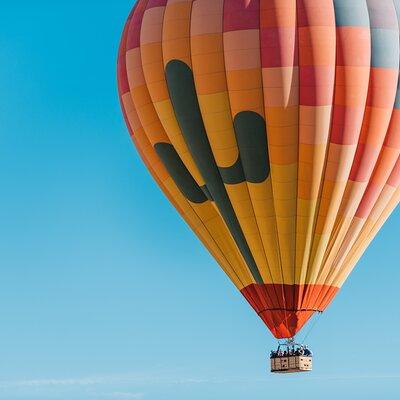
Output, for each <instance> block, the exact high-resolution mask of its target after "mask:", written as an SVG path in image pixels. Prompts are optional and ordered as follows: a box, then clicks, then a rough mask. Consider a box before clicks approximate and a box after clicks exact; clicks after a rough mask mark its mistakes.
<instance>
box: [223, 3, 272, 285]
mask: <svg viewBox="0 0 400 400" xmlns="http://www.w3.org/2000/svg"><path fill="white" fill-rule="evenodd" d="M226 1H229V0H223V5H222V14H221V19H222V30H221V39H222V56H223V61H224V76H225V84H226V90H227V96H228V103H229V114H230V116H231V121H232V132H233V134H234V137H235V141H236V147H237V150H238V159H239V163H240V166H241V170H242V172H243V176H244V178H245V183H246V192H247V195H248V199H249V200H250V204H251V211H252V213H253V217H254V221H255V224H256V226H257V230H258V236H259V239H260V243H261V246H262V250H263V254H264V258H265V262H266V266H267V270H268V272H269V275H270V278H271V282H272V273H271V268H270V266H269V263H268V257H267V253H266V251H265V247H264V242H263V240H262V237H261V232H260V227H259V223H258V220H257V216H256V214H255V211H254V205H253V199H252V198H251V195H250V191H249V187H248V182H247V179H246V174H245V172H244V168H243V164H242V159H241V156H240V148H239V144H238V142H237V138H236V131H235V126H234V124H233V114H232V107H231V101H230V97H229V87H228V80H227V76H226V72H227V71H226V63H225V42H224V29H223V24H224V16H225V4H226ZM224 185H225V183H224ZM228 197H229V194H228ZM231 202H232V201H231ZM239 225H240V222H239ZM242 230H243V229H242ZM243 234H244V232H243ZM246 241H247V238H246ZM256 265H257V263H256ZM257 269H258V270H259V271H260V268H259V266H258V265H257ZM260 275H261V273H260ZM261 277H262V275H261ZM263 282H264V279H263ZM264 284H265V282H264Z"/></svg>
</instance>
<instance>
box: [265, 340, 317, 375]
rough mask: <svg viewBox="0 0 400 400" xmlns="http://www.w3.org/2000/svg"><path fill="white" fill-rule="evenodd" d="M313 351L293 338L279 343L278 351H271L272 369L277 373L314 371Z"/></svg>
mask: <svg viewBox="0 0 400 400" xmlns="http://www.w3.org/2000/svg"><path fill="white" fill-rule="evenodd" d="M312 365H313V356H312V352H311V351H310V350H309V349H308V348H307V346H304V345H302V344H298V343H296V342H295V341H294V339H293V338H290V339H287V340H286V341H285V342H283V343H279V345H278V349H277V350H276V351H271V355H270V367H271V368H270V370H271V372H272V373H277V374H290V373H296V372H310V371H312Z"/></svg>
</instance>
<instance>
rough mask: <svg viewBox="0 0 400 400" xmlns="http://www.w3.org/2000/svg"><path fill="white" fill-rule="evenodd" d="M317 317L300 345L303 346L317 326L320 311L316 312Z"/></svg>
mask: <svg viewBox="0 0 400 400" xmlns="http://www.w3.org/2000/svg"><path fill="white" fill-rule="evenodd" d="M317 313H318V315H317V316H316V317H315V318H314V321H313V323H312V324H311V326H310V327H309V329H308V331H307V332H306V334H305V336H304V338H303V340H302V341H301V344H302V345H304V343H305V341H306V340H307V338H308V336H309V335H310V333H311V332H312V330H313V329H314V328H315V325H317V322H318V321H319V319H320V318H321V315H322V311H317Z"/></svg>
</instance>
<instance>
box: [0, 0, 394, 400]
mask: <svg viewBox="0 0 400 400" xmlns="http://www.w3.org/2000/svg"><path fill="white" fill-rule="evenodd" d="M132 3H133V1H132V0H114V1H110V0H108V1H105V0H97V1H96V2H94V1H89V0H86V1H83V0H81V1H78V0H70V1H45V0H36V1H31V0H29V1H28V0H25V1H18V2H12V1H4V2H2V5H1V9H2V10H1V13H0V182H1V189H0V193H1V199H0V204H1V207H0V221H1V222H0V255H1V259H0V260H1V269H0V399H7V400H13V399H18V400H31V399H32V400H36V399H38V400H39V399H40V400H91V399H100V400H101V399H116V400H119V399H122V400H123V399H145V400H214V399H215V400H217V399H218V400H244V399H252V400H261V399H262V400H265V399H269V398H276V399H277V398H279V399H280V400H286V399H292V398H293V392H295V393H297V392H298V391H303V392H305V393H306V395H305V394H304V397H300V398H307V399H309V400H316V399H318V400H320V399H325V400H331V399H332V400H333V399H335V400H336V399H338V398H340V399H352V400H358V399H359V400H369V399H371V400H376V399H377V398H385V399H388V400H391V399H398V398H399V397H400V395H399V383H400V362H399V361H398V360H399V357H400V354H399V353H400V351H399V350H397V349H398V347H399V344H398V339H397V338H398V336H399V329H400V313H399V305H400V295H399V293H400V287H399V281H400V264H399V257H398V255H399V227H400V214H399V212H397V213H395V214H394V215H393V216H392V218H391V219H390V221H389V222H388V223H387V224H386V226H385V228H384V229H383V230H382V231H381V233H380V234H379V236H378V237H377V239H376V240H375V241H374V243H373V244H372V245H371V247H370V249H369V250H368V252H367V253H366V255H365V256H364V258H363V259H362V261H361V262H360V264H359V267H358V269H357V270H356V271H355V273H354V274H353V275H352V277H351V278H350V279H349V281H348V283H347V284H346V285H345V287H344V289H343V290H342V292H341V293H340V294H339V296H338V297H337V299H336V300H335V302H334V303H333V305H332V306H331V307H330V308H329V309H328V311H327V312H326V313H325V314H324V315H323V316H322V318H321V319H320V320H319V322H318V324H317V326H316V328H315V330H314V331H313V332H312V334H311V335H310V337H309V340H308V342H309V343H310V344H311V345H312V347H313V349H314V351H315V354H316V358H315V371H314V372H312V373H311V374H309V375H301V376H284V377H282V376H272V375H270V374H269V373H266V371H265V370H266V365H267V360H266V356H267V353H268V351H269V350H270V349H271V348H272V347H273V346H275V341H274V340H273V338H272V336H271V335H270V334H269V332H268V331H267V330H266V329H265V327H264V325H263V324H262V323H261V321H260V320H259V319H258V317H257V316H256V315H255V314H254V313H253V312H252V311H251V310H250V308H249V306H248V305H247V304H246V303H245V301H244V300H243V298H242V297H241V295H240V294H239V293H237V292H236V291H235V290H234V288H233V286H232V285H231V284H230V283H229V282H228V280H227V278H226V277H225V276H224V274H223V273H222V272H221V271H220V270H219V268H218V267H217V265H216V263H215V262H214V261H213V260H212V259H211V257H210V256H209V255H208V253H207V252H206V251H205V250H204V249H203V247H202V246H201V245H200V243H199V242H198V240H197V239H196V238H195V237H194V235H193V234H192V233H191V231H190V230H189V229H188V227H187V226H186V225H185V224H184V223H183V222H182V221H181V219H180V218H179V217H178V215H177V213H176V212H175V210H174V209H173V208H172V207H171V206H170V205H169V204H168V202H167V201H166V200H165V199H164V197H163V196H162V194H161V192H160V191H159V189H158V188H157V187H156V185H155V184H154V183H153V181H152V179H151V178H150V176H149V174H148V173H147V171H146V170H145V168H144V167H143V166H142V164H141V161H140V159H139V157H138V155H137V154H136V151H135V149H134V148H133V146H132V145H131V143H130V139H129V137H128V134H127V132H126V129H125V126H124V123H123V120H122V117H121V113H120V109H119V104H118V99H117V94H116V82H115V59H116V52H117V46H118V42H119V36H120V32H121V29H122V26H123V23H124V20H125V17H126V16H127V15H128V13H129V10H130V8H131V6H132ZM95 4H96V5H95ZM368 349H369V350H368ZM382 353H383V354H384V355H383V356H381V355H379V354H382ZM278 396H279V397H278Z"/></svg>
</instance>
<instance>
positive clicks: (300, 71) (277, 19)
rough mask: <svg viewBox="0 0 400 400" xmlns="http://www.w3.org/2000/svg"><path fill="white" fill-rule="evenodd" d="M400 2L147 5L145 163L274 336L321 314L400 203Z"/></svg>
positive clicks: (135, 63)
mask: <svg viewBox="0 0 400 400" xmlns="http://www.w3.org/2000/svg"><path fill="white" fill-rule="evenodd" d="M399 21H400V0H139V1H137V2H136V5H135V6H134V8H133V11H132V12H131V14H130V15H129V18H128V20H127V23H126V26H125V29H124V31H123V35H122V41H121V45H120V51H119V57H118V88H119V95H120V100H121V105H122V110H123V113H124V116H125V120H126V123H127V126H128V129H129V131H130V135H131V137H132V140H133V142H134V144H135V145H136V147H137V149H138V151H139V153H140V155H141V157H142V159H143V162H144V163H145V164H146V166H147V168H148V169H149V171H150V173H151V174H152V176H153V177H154V179H155V180H156V182H157V183H158V185H159V186H160V188H161V189H162V191H163V192H164V193H165V195H166V196H167V197H168V199H169V200H170V201H171V203H172V204H173V205H174V206H175V208H176V209H177V210H178V212H179V213H180V214H181V216H182V217H183V218H184V219H185V221H186V222H187V223H188V224H189V226H190V227H191V228H192V230H193V231H194V233H195V234H196V235H197V236H198V237H199V239H200V240H201V241H202V243H203V244H204V246H205V247H206V248H207V249H208V250H209V252H210V253H211V254H212V255H213V256H214V258H215V259H216V260H217V262H218V264H219V265H220V266H221V268H222V269H223V270H224V271H225V273H226V274H227V276H228V277H229V278H230V280H231V281H232V282H233V283H234V285H235V286H236V287H237V289H238V290H239V291H240V292H241V293H242V295H243V296H244V297H245V298H246V300H247V301H248V302H249V303H250V305H251V306H252V308H253V309H254V310H255V311H256V313H257V314H258V315H259V316H260V318H261V319H262V320H263V321H264V323H265V324H266V326H267V327H268V328H269V330H270V331H271V332H272V334H273V335H274V336H275V337H276V338H278V339H280V338H292V337H294V336H295V335H296V333H298V332H299V330H300V329H301V328H302V327H303V325H304V324H305V323H306V322H307V321H308V320H309V319H310V318H311V316H312V315H313V314H314V313H316V312H322V311H324V310H325V309H326V307H327V306H328V305H329V304H330V302H331V301H332V299H333V298H334V296H335V295H336V294H337V293H338V291H339V289H340V288H341V286H342V285H343V283H344V282H345V280H346V278H347V277H348V275H349V274H350V272H351V271H352V270H353V268H354V266H355V264H356V263H357V261H358V259H359V258H360V257H361V255H362V254H363V252H364V251H365V249H366V247H367V246H368V244H369V243H370V242H371V240H372V239H373V238H374V236H375V235H376V234H377V232H378V231H379V229H380V228H381V226H382V225H383V223H384V222H385V220H386V219H387V218H388V216H389V215H390V213H391V212H392V211H393V209H394V208H395V206H396V205H397V203H398V202H399V200H400V158H399V154H400V111H399V108H400V90H398V89H397V87H398V81H399V78H398V77H399V54H400V52H399Z"/></svg>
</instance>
